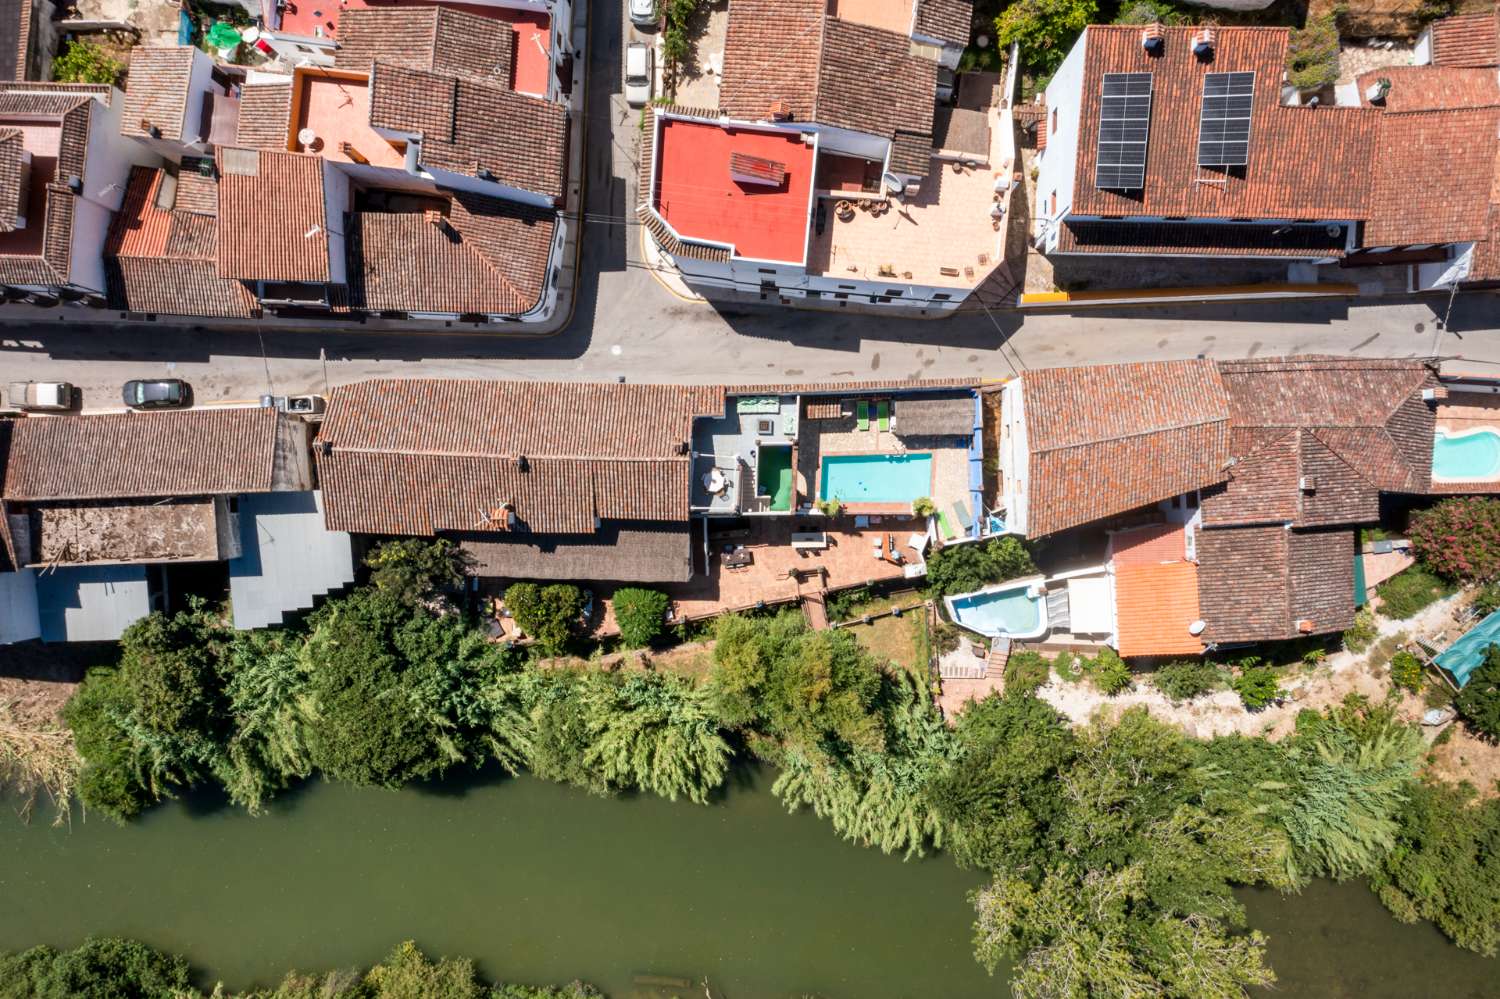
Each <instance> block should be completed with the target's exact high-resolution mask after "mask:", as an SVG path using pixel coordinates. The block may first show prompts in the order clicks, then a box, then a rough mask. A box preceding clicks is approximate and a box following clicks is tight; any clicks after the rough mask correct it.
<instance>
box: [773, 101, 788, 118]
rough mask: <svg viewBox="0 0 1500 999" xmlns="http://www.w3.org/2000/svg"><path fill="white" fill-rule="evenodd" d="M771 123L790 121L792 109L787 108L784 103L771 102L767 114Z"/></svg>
mask: <svg viewBox="0 0 1500 999" xmlns="http://www.w3.org/2000/svg"><path fill="white" fill-rule="evenodd" d="M768 114H769V115H770V117H771V120H772V121H791V120H792V109H791V108H790V107H788V106H787V103H786V101H773V102H772V103H771V110H770V111H769V112H768Z"/></svg>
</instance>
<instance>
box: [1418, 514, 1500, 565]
mask: <svg viewBox="0 0 1500 999" xmlns="http://www.w3.org/2000/svg"><path fill="white" fill-rule="evenodd" d="M1407 533H1408V534H1410V536H1411V543H1412V547H1413V548H1414V549H1415V551H1416V555H1417V559H1418V560H1419V561H1420V562H1421V563H1422V564H1423V565H1425V566H1427V567H1428V568H1429V569H1431V570H1432V571H1433V572H1436V573H1437V574H1438V575H1440V576H1443V577H1445V578H1447V579H1455V580H1462V581H1464V582H1488V581H1490V580H1492V579H1496V578H1497V577H1500V499H1495V498H1494V497H1489V496H1468V497H1455V498H1453V499H1446V500H1443V501H1442V502H1441V503H1438V504H1437V505H1436V506H1432V507H1429V508H1428V509H1426V510H1419V511H1417V512H1415V513H1413V514H1412V515H1411V525H1410V529H1409V530H1408V532H1407Z"/></svg>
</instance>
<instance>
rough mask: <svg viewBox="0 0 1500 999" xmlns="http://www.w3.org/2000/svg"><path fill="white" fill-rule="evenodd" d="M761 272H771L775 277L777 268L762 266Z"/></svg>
mask: <svg viewBox="0 0 1500 999" xmlns="http://www.w3.org/2000/svg"><path fill="white" fill-rule="evenodd" d="M759 272H760V273H761V274H769V275H771V276H772V277H775V276H776V271H775V269H774V268H770V267H762V268H760V271H759Z"/></svg>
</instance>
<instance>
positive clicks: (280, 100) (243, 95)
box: [234, 11, 354, 152]
mask: <svg viewBox="0 0 1500 999" xmlns="http://www.w3.org/2000/svg"><path fill="white" fill-rule="evenodd" d="M346 13H354V12H353V11H347V12H346ZM291 116H292V85H291V84H290V83H250V84H246V85H245V86H244V87H241V88H240V118H239V124H238V125H237V126H236V129H237V131H236V133H235V139H234V141H235V144H236V145H239V146H243V147H244V148H246V149H270V150H274V151H276V152H284V151H285V150H286V144H287V138H288V136H287V131H288V129H289V128H290V127H291V125H290V121H291Z"/></svg>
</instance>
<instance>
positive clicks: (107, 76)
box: [52, 41, 125, 86]
mask: <svg viewBox="0 0 1500 999" xmlns="http://www.w3.org/2000/svg"><path fill="white" fill-rule="evenodd" d="M123 72H125V64H124V63H122V62H120V60H118V59H116V58H114V57H113V56H111V55H110V54H109V53H108V52H106V51H104V49H103V48H102V47H100V46H98V45H95V44H94V43H93V42H82V41H72V42H69V43H68V47H67V48H65V49H63V51H62V53H61V54H59V55H58V57H57V58H56V59H54V60H52V78H53V79H54V80H57V81H58V82H59V83H107V84H110V85H111V86H113V85H114V84H116V83H118V82H119V80H120V74H121V73H123Z"/></svg>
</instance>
